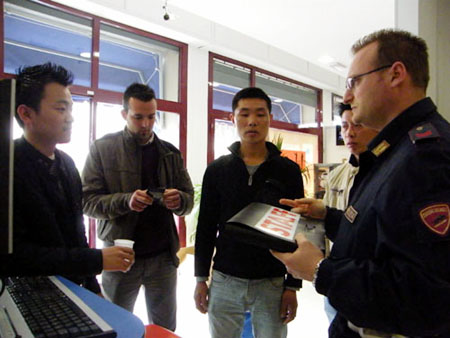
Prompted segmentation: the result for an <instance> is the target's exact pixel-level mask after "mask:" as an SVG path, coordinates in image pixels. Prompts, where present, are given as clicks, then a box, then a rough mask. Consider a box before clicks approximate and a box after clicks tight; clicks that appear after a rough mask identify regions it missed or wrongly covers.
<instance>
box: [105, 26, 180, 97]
mask: <svg viewBox="0 0 450 338" xmlns="http://www.w3.org/2000/svg"><path fill="white" fill-rule="evenodd" d="M178 64H179V50H178V47H176V46H173V45H170V44H167V43H163V42H160V41H157V40H154V39H150V38H148V37H145V36H141V35H138V34H135V33H131V32H128V31H125V30H123V29H119V28H116V27H113V26H110V25H107V24H101V26H100V66H99V88H100V89H106V90H112V91H117V92H123V91H125V89H126V87H128V85H130V84H131V83H133V82H138V83H143V84H147V85H149V86H150V87H151V88H153V90H155V93H156V97H157V98H161V99H165V100H170V101H178V79H179V75H178V74H179V69H178Z"/></svg>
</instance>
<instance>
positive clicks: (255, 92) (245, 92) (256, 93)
mask: <svg viewBox="0 0 450 338" xmlns="http://www.w3.org/2000/svg"><path fill="white" fill-rule="evenodd" d="M242 99H263V100H264V101H266V103H267V108H268V109H269V113H270V112H271V111H272V102H271V101H270V98H269V96H267V94H266V93H265V92H264V91H263V90H262V89H261V88H256V87H247V88H244V89H241V90H240V91H238V92H237V93H236V94H235V95H234V97H233V101H232V103H231V108H232V109H233V113H234V111H235V109H236V108H237V106H238V103H239V100H242Z"/></svg>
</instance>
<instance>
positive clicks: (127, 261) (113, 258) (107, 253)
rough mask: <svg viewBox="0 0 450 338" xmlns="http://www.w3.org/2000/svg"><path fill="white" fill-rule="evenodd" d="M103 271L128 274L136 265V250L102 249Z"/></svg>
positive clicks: (118, 247)
mask: <svg viewBox="0 0 450 338" xmlns="http://www.w3.org/2000/svg"><path fill="white" fill-rule="evenodd" d="M102 255H103V270H105V271H123V272H126V271H128V270H129V269H130V267H131V266H132V265H133V263H134V250H133V249H131V248H125V247H122V246H111V247H109V248H103V249H102Z"/></svg>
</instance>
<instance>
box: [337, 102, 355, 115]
mask: <svg viewBox="0 0 450 338" xmlns="http://www.w3.org/2000/svg"><path fill="white" fill-rule="evenodd" d="M346 110H352V106H350V105H349V104H347V103H343V102H340V103H338V104H337V105H336V111H337V112H338V113H339V116H340V117H342V114H344V112H345V111H346Z"/></svg>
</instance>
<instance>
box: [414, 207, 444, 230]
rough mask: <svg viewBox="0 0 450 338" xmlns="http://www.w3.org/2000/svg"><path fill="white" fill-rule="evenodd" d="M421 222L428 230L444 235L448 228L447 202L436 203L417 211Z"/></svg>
mask: <svg viewBox="0 0 450 338" xmlns="http://www.w3.org/2000/svg"><path fill="white" fill-rule="evenodd" d="M419 215H420V218H421V220H422V222H423V223H424V224H425V225H426V226H427V228H428V229H429V230H431V231H432V232H434V233H435V234H438V235H440V236H446V235H447V233H448V232H449V229H450V208H449V206H448V204H445V203H436V204H432V205H430V206H427V207H425V208H423V209H421V210H420V211H419Z"/></svg>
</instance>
